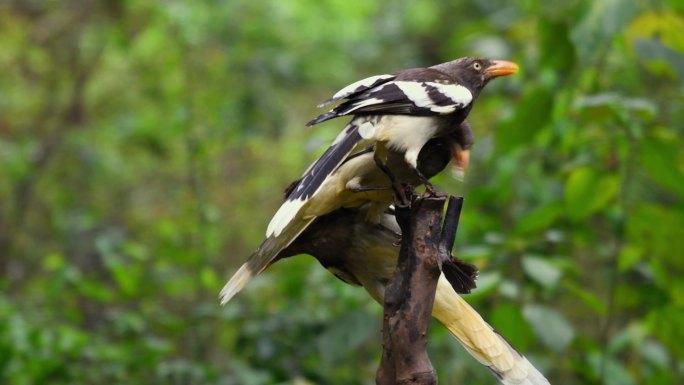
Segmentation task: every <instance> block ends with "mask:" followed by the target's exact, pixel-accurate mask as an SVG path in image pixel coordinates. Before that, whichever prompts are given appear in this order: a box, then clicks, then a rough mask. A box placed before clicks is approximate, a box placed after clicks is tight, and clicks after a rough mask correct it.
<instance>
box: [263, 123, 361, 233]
mask: <svg viewBox="0 0 684 385" xmlns="http://www.w3.org/2000/svg"><path fill="white" fill-rule="evenodd" d="M369 125H370V126H372V125H373V123H372V121H371V119H368V118H366V117H359V118H356V119H353V120H352V121H351V122H349V124H347V126H346V127H345V129H344V130H342V132H341V133H340V134H339V135H338V136H337V138H336V139H335V141H333V143H332V144H331V145H330V147H328V149H327V150H326V151H325V152H324V153H323V155H321V157H320V158H318V160H316V161H315V162H314V163H313V164H312V165H311V166H309V168H308V169H307V170H306V171H305V172H304V174H303V175H302V177H301V178H300V179H299V180H298V181H297V182H296V184H294V185H293V186H291V187H290V188H289V189H288V193H287V196H286V197H285V203H283V205H282V206H280V208H279V209H278V211H277V212H276V213H275V215H274V216H273V218H272V219H271V222H270V223H269V224H268V227H267V229H266V236H267V237H269V236H278V235H279V234H280V233H281V232H282V231H283V230H284V229H286V228H287V227H288V225H289V223H290V222H291V221H292V220H293V219H295V218H296V217H297V216H298V213H299V211H300V210H301V208H302V207H303V206H304V205H305V204H306V203H307V202H308V201H309V200H311V199H312V198H314V197H315V195H316V193H317V192H318V191H319V190H320V188H321V186H322V185H323V184H324V182H325V181H326V180H327V179H329V178H331V176H332V174H333V173H334V172H335V170H337V168H338V167H339V166H340V165H341V164H342V163H343V162H344V160H345V159H347V157H348V156H349V155H350V154H351V153H352V152H353V151H354V149H355V148H359V146H363V143H365V142H364V141H363V140H364V139H365V138H364V136H363V135H364V132H366V131H372V129H371V128H367V126H369Z"/></svg>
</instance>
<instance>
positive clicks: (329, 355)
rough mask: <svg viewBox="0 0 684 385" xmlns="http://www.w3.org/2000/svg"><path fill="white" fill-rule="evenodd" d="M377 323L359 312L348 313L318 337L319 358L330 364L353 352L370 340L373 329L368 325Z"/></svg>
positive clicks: (373, 318) (371, 317)
mask: <svg viewBox="0 0 684 385" xmlns="http://www.w3.org/2000/svg"><path fill="white" fill-rule="evenodd" d="M377 322H378V321H377V320H376V319H375V317H373V316H372V315H370V314H368V313H365V312H361V311H353V312H349V313H347V314H345V315H343V316H342V317H340V318H338V319H337V320H335V321H334V322H332V323H331V324H329V325H328V327H327V328H326V329H325V331H324V332H323V334H321V335H320V337H318V341H317V345H318V349H319V351H320V352H321V358H322V359H323V360H324V361H326V362H328V363H331V362H335V361H338V360H339V359H340V358H341V357H343V356H344V355H345V354H348V353H350V352H352V351H354V350H355V349H356V348H358V347H359V346H360V345H361V344H362V343H363V342H364V341H366V340H367V339H368V338H370V336H371V334H372V332H373V330H374V329H373V328H372V327H369V325H373V324H374V323H377Z"/></svg>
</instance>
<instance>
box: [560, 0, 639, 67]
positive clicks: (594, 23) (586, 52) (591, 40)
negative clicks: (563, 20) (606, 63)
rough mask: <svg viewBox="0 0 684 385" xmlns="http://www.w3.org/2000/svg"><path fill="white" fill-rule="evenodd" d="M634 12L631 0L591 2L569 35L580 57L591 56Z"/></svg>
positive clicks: (623, 25) (586, 57)
mask: <svg viewBox="0 0 684 385" xmlns="http://www.w3.org/2000/svg"><path fill="white" fill-rule="evenodd" d="M635 12H636V8H635V5H634V2H633V1H631V0H603V1H594V2H592V3H591V8H590V9H589V11H588V12H587V14H586V15H584V17H583V18H582V21H580V23H579V24H578V25H577V26H576V27H575V28H574V29H573V30H572V32H571V35H570V36H571V39H572V41H573V42H574V43H575V47H576V48H577V52H578V54H579V56H580V58H581V59H584V60H586V59H588V58H590V57H591V56H593V55H594V54H595V53H596V52H597V51H598V50H599V49H601V48H602V45H603V44H606V43H607V42H608V41H609V40H610V39H612V38H613V37H614V36H615V35H617V34H618V33H619V32H620V31H622V30H623V28H624V27H625V26H626V25H627V24H628V23H629V22H630V21H631V19H632V16H633V15H634V13H635Z"/></svg>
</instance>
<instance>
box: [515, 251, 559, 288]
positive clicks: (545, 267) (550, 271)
mask: <svg viewBox="0 0 684 385" xmlns="http://www.w3.org/2000/svg"><path fill="white" fill-rule="evenodd" d="M522 267H523V270H524V271H525V274H527V275H528V276H529V277H530V278H532V279H533V280H534V281H536V282H537V283H539V284H540V285H542V286H544V287H545V288H547V289H553V288H555V287H556V286H558V281H559V280H560V278H561V276H562V275H563V273H562V272H561V270H560V269H559V268H558V267H556V266H554V265H552V264H551V263H549V261H548V260H547V259H545V258H541V257H535V256H531V255H527V256H524V257H523V258H522Z"/></svg>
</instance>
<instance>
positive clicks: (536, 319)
mask: <svg viewBox="0 0 684 385" xmlns="http://www.w3.org/2000/svg"><path fill="white" fill-rule="evenodd" d="M523 314H524V315H525V319H526V320H527V321H528V322H529V323H530V324H531V325H532V327H533V328H534V332H535V333H536V334H537V335H538V336H539V338H541V340H542V342H543V343H544V344H545V345H546V346H548V347H550V348H552V349H554V350H556V351H558V352H562V351H564V350H565V349H567V347H568V345H570V342H572V340H573V339H574V338H575V330H574V329H573V328H572V325H570V323H569V322H568V321H567V320H566V319H565V317H564V316H563V315H562V314H560V313H559V312H557V311H556V310H554V309H552V308H550V307H547V306H542V305H525V307H524V309H523Z"/></svg>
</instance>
